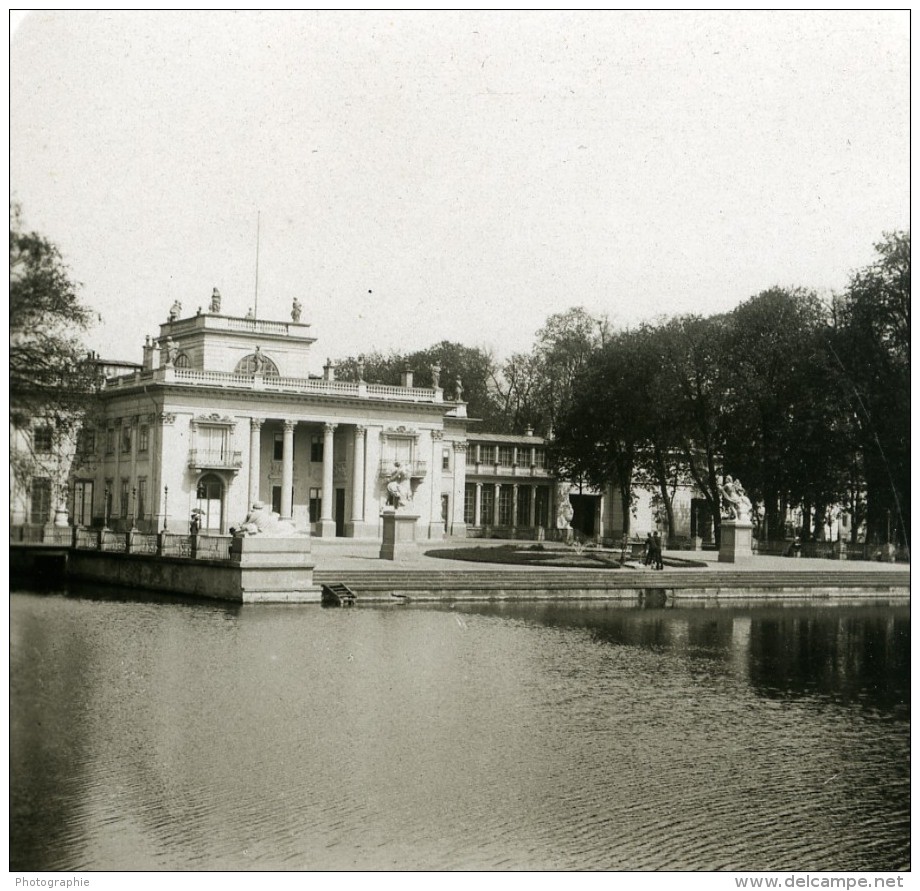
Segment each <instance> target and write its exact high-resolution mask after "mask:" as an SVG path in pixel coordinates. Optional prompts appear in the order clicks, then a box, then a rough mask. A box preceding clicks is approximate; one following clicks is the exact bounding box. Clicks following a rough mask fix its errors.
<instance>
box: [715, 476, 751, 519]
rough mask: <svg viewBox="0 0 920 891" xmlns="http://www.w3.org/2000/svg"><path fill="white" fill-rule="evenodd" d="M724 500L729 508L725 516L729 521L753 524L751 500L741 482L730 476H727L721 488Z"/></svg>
mask: <svg viewBox="0 0 920 891" xmlns="http://www.w3.org/2000/svg"><path fill="white" fill-rule="evenodd" d="M719 492H720V493H721V494H722V498H723V500H724V501H725V502H726V505H727V508H726V510H725V511H724V512H723V516H724V517H725V518H726V519H729V520H735V521H736V522H738V523H750V522H751V509H752V508H751V499H750V498H748V497H747V493H746V492H745V491H744V487H743V486H742V485H741V480H734V479H732V478H731V477H730V476H725V478H724V479H723V481H722V485H721V486H720V487H719Z"/></svg>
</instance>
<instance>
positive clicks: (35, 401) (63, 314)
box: [10, 204, 94, 478]
mask: <svg viewBox="0 0 920 891" xmlns="http://www.w3.org/2000/svg"><path fill="white" fill-rule="evenodd" d="M92 321H93V314H92V313H91V312H90V310H89V309H87V308H86V307H85V306H83V305H82V304H81V303H80V300H79V297H78V293H77V285H76V284H75V283H74V282H73V280H72V279H71V277H70V273H69V272H68V270H67V268H66V266H65V265H64V261H63V259H62V257H61V254H60V251H59V250H58V248H57V247H56V246H55V245H54V244H52V243H51V242H50V241H48V239H47V238H45V237H44V236H42V235H39V234H38V233H36V232H27V231H25V230H24V228H23V223H22V215H21V210H20V208H19V206H18V205H17V204H12V205H11V206H10V425H11V428H12V429H13V430H17V431H25V430H27V429H28V428H29V427H30V425H32V424H33V423H38V422H40V423H41V424H42V425H43V426H48V427H50V428H51V429H52V431H53V434H54V436H55V438H56V440H57V441H58V443H59V442H60V441H62V440H63V441H66V440H73V439H74V438H75V435H76V431H77V429H78V428H79V426H80V423H81V421H82V417H83V414H84V412H85V411H86V409H87V407H88V405H89V402H90V398H91V394H92V391H93V384H94V380H93V372H94V369H93V364H92V362H91V361H90V358H89V355H88V353H87V351H86V349H85V347H84V346H83V344H82V342H81V340H80V334H81V333H82V332H83V331H85V330H86V329H87V328H88V327H89V325H90V323H91V322H92ZM17 441H18V442H20V443H22V444H24V445H25V448H21V449H16V450H12V451H11V461H12V464H13V472H14V474H17V475H19V476H20V477H23V478H25V477H27V476H28V475H29V474H30V473H31V471H32V469H33V465H34V462H35V460H36V458H35V453H34V451H33V449H32V448H31V447H30V445H28V444H31V443H32V437H30V436H20V437H18V440H17Z"/></svg>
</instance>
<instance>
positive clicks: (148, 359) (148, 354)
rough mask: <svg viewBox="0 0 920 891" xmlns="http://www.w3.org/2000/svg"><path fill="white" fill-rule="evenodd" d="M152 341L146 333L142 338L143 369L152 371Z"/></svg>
mask: <svg viewBox="0 0 920 891" xmlns="http://www.w3.org/2000/svg"><path fill="white" fill-rule="evenodd" d="M153 349H154V347H153V341H152V340H151V339H150V335H149V334H148V335H147V337H146V339H145V340H144V371H153Z"/></svg>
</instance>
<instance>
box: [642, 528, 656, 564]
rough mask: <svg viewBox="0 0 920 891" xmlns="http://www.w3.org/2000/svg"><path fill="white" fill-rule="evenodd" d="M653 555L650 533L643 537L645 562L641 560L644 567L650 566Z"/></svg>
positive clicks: (653, 548) (652, 542) (653, 544)
mask: <svg viewBox="0 0 920 891" xmlns="http://www.w3.org/2000/svg"><path fill="white" fill-rule="evenodd" d="M654 553H655V542H654V541H653V540H652V533H651V532H649V534H648V535H647V536H646V537H645V560H643V563H644V564H645V565H646V566H651V564H652V558H653V556H654Z"/></svg>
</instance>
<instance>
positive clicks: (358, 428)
mask: <svg viewBox="0 0 920 891" xmlns="http://www.w3.org/2000/svg"><path fill="white" fill-rule="evenodd" d="M333 429H334V428H333ZM365 433H367V425H365V424H355V436H364V434H365Z"/></svg>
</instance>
